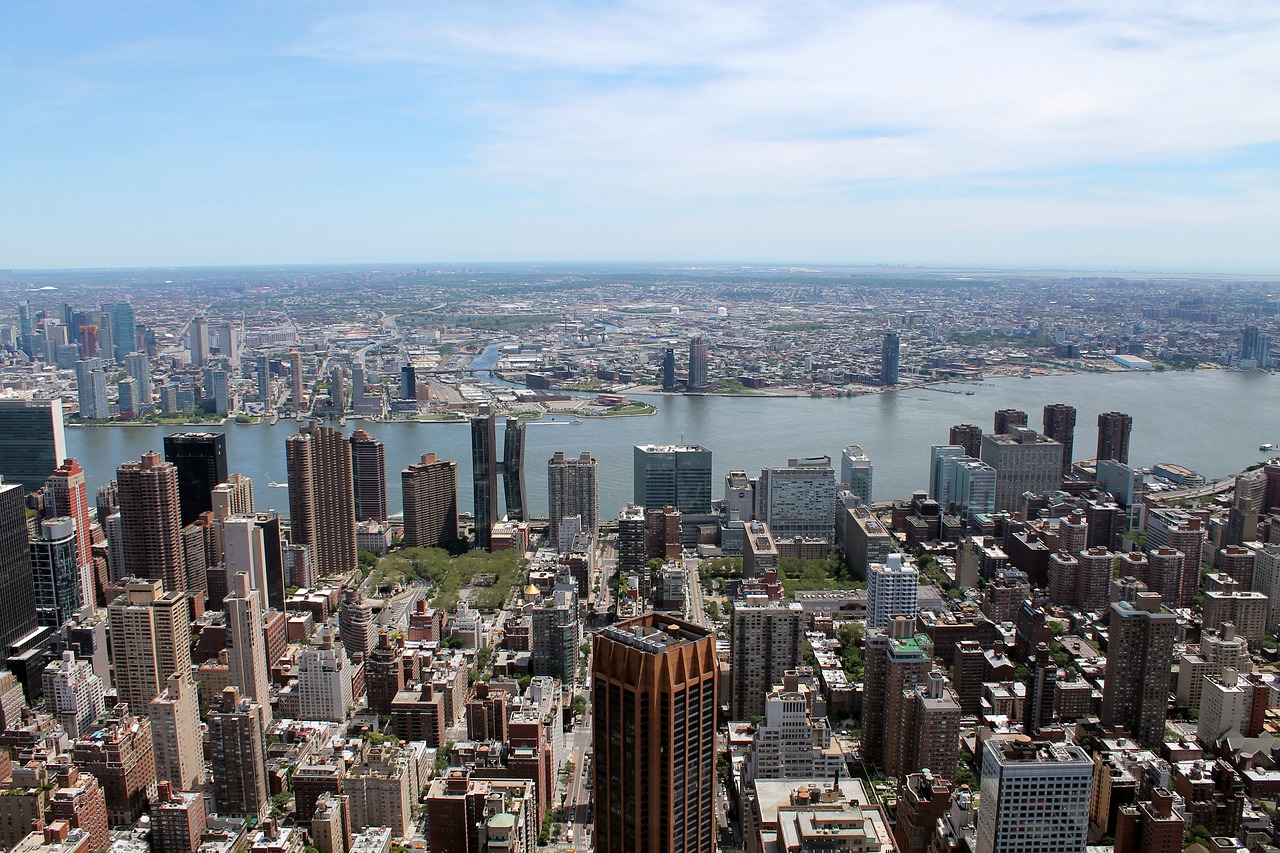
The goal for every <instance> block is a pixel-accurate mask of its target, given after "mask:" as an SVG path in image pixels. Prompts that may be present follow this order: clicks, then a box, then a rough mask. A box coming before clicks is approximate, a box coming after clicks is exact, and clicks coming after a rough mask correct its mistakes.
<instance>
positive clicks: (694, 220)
mask: <svg viewBox="0 0 1280 853" xmlns="http://www.w3.org/2000/svg"><path fill="white" fill-rule="evenodd" d="M3 20H4V26H3V27H0V115H2V116H3V124H2V125H0V127H2V128H3V132H0V162H2V163H3V164H4V165H3V167H0V267H83V266H133V265H170V264H178V265H183V264H256V263H342V262H393V261H396V262H424V263H430V262H432V261H438V262H459V261H461V262H482V261H539V260H546V261H551V260H556V261H565V260H567V261H573V260H582V261H610V260H619V261H633V260H653V261H664V260H671V261H681V260H698V261H796V262H810V263H903V264H967V265H997V266H1027V265H1031V266H1053V267H1058V266H1068V267H1081V268H1102V269H1200V270H1208V271H1219V270H1229V271H1241V272H1250V271H1256V272H1273V273H1280V59H1277V56H1278V55H1280V49H1278V48H1277V45H1280V4H1277V3H1274V2H1272V0H1263V1H1262V2H1237V3H1231V2H1225V0H1205V2H1169V0H1166V1H1165V2H1156V0H1150V1H1148V0H1129V2H1125V0H1111V2H1094V0H1059V2H1054V3H1037V2H1034V0H1022V2H1018V1H1017V0H1009V1H1008V2H1006V0H952V2H920V3H912V2H857V1H856V0H846V2H832V3H827V2H808V0H790V2H763V0H738V2H719V1H718V0H680V1H679V2H674V0H651V2H643V3H626V2H576V3H575V2H552V0H542V2H539V0H533V1H532V2H521V3H515V2H512V3H473V4H464V3H449V4H446V3H433V2H404V3H397V2H376V3H361V2H356V0H352V2H333V3H324V2H300V0H296V1H295V0H273V1H272V2H266V0H264V1H263V2H235V1H234V0H226V2H221V0H220V2H216V3H202V2H201V3H198V2H186V3H165V2H158V1H157V2H146V3H142V2H138V3H133V2H125V0H113V1H112V2H107V0H103V2H96V3H90V2H82V3H61V2H56V1H55V0H51V2H45V3H15V4H10V6H9V7H8V8H7V9H6V12H5V16H4V19H3Z"/></svg>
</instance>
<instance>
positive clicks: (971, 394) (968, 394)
mask: <svg viewBox="0 0 1280 853" xmlns="http://www.w3.org/2000/svg"><path fill="white" fill-rule="evenodd" d="M964 395H965V396H966V397H972V396H973V392H972V391H965V392H964Z"/></svg>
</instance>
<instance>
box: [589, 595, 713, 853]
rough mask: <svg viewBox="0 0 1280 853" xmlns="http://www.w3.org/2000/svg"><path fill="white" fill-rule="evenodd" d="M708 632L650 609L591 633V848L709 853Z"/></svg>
mask: <svg viewBox="0 0 1280 853" xmlns="http://www.w3.org/2000/svg"><path fill="white" fill-rule="evenodd" d="M718 670H719V665H718V664H717V662H716V649H715V634H714V633H713V632H711V631H709V630H708V629H706V628H702V627H699V626H696V625H692V624H689V623H687V622H683V621H681V620H679V619H674V618H672V617H669V616H659V615H655V614H649V615H646V616H640V617H638V618H635V619H630V620H627V621H625V622H621V623H618V624H616V625H611V626H609V627H607V628H604V629H603V630H601V631H600V632H599V633H598V634H596V636H595V650H594V656H593V669H592V696H593V697H594V700H595V701H594V707H593V715H594V720H593V737H594V766H593V769H592V773H593V781H594V794H595V797H594V810H595V817H594V822H595V832H596V837H595V849H596V851H597V853H622V852H623V851H635V852H636V853H712V851H714V849H715V842H716V816H715V803H716V779H715V774H716V766H715V765H716V753H715V749H716V737H715V717H716V710H715V709H716V704H717V702H716V677H717V672H718Z"/></svg>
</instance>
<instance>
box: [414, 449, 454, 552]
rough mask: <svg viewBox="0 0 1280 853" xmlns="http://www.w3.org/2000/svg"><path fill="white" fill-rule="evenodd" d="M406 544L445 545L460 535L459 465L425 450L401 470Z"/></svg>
mask: <svg viewBox="0 0 1280 853" xmlns="http://www.w3.org/2000/svg"><path fill="white" fill-rule="evenodd" d="M400 485H401V489H402V490H403V496H404V544H405V546H406V547H411V548H444V547H447V546H448V545H449V543H451V542H453V541H455V540H456V539H457V538H458V466H457V464H456V463H453V462H446V461H445V460H443V459H437V458H436V455H435V454H434V453H428V454H425V455H424V456H423V457H422V461H421V462H417V463H414V464H413V465H410V466H409V467H408V468H405V469H404V470H403V471H401V472H400Z"/></svg>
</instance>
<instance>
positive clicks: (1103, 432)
mask: <svg viewBox="0 0 1280 853" xmlns="http://www.w3.org/2000/svg"><path fill="white" fill-rule="evenodd" d="M1132 430H1133V418H1132V417H1130V416H1129V415H1126V414H1125V413H1124V412H1103V413H1102V414H1100V415H1098V459H1100V460H1101V459H1114V460H1116V461H1117V462H1124V463H1126V464H1127V463H1128V462H1129V433H1130V432H1131V431H1132Z"/></svg>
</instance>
